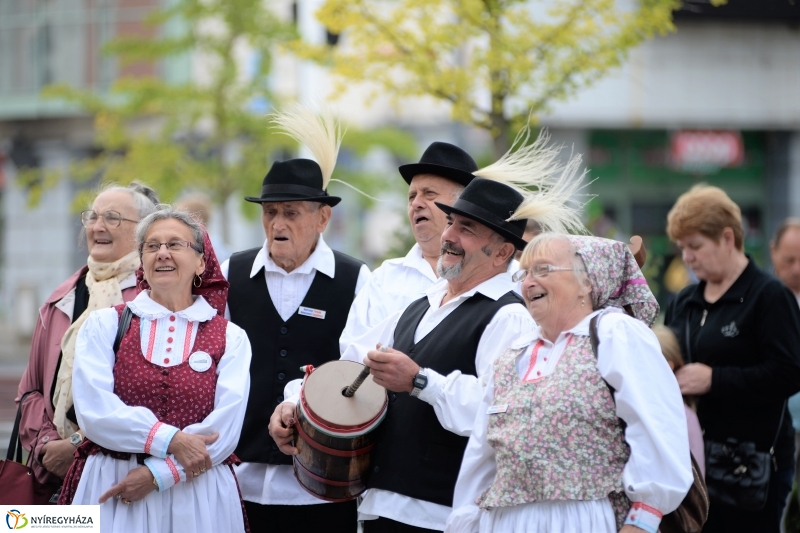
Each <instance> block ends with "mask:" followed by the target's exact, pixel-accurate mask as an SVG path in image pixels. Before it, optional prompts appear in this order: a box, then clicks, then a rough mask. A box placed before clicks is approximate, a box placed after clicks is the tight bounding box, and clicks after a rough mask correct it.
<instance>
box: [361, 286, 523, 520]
mask: <svg viewBox="0 0 800 533" xmlns="http://www.w3.org/2000/svg"><path fill="white" fill-rule="evenodd" d="M515 303H519V304H520V305H521V304H522V298H520V297H519V295H517V294H516V293H514V292H508V293H506V294H505V295H504V296H502V297H501V298H500V299H498V300H497V301H495V300H492V299H491V298H488V297H486V296H484V295H482V294H480V293H476V294H475V295H474V296H472V297H471V298H469V299H467V300H466V301H465V302H463V303H461V304H460V305H459V306H458V307H457V308H456V309H455V310H454V311H453V312H452V313H450V314H449V315H448V316H447V317H446V318H445V319H444V320H443V321H442V322H441V323H440V324H439V325H438V326H436V327H435V328H434V329H433V330H432V331H431V332H430V333H428V334H427V335H426V336H425V337H423V338H422V339H420V341H419V342H418V343H416V344H415V343H414V332H415V331H416V330H417V326H418V325H419V323H420V321H421V320H422V317H423V316H424V315H425V313H426V312H427V310H428V307H429V304H428V299H427V298H426V297H423V298H420V299H419V300H417V301H415V302H413V303H412V304H411V305H409V306H408V307H407V308H406V310H405V311H404V312H403V315H402V316H401V317H400V320H399V322H398V323H397V327H396V328H395V331H394V344H393V347H394V349H395V350H399V351H401V352H403V353H405V354H407V355H408V356H409V357H411V358H412V359H413V360H414V361H415V362H416V363H417V364H418V365H419V366H421V367H423V368H431V369H433V370H435V371H436V372H438V373H440V374H442V375H447V374H449V373H451V372H453V371H455V370H460V371H461V373H462V374H470V375H473V376H474V375H476V374H477V373H476V371H475V356H476V354H477V351H478V343H479V342H480V340H481V336H482V335H483V331H484V329H486V326H488V325H489V322H491V321H492V318H494V315H495V314H496V313H497V311H499V310H500V308H501V307H504V306H506V305H509V304H515ZM502 348H503V347H502V346H497V349H498V350H501V349H502ZM390 399H393V401H391V402H390V404H389V410H388V413H387V415H386V419H385V420H384V421H383V423H382V424H381V427H380V428H379V429H378V431H380V436H379V438H378V445H377V446H376V449H375V454H374V456H373V468H372V472H371V474H370V479H369V482H368V485H367V486H368V488H375V489H383V490H388V491H391V492H396V493H398V494H403V495H405V496H409V497H411V498H416V499H418V500H425V501H429V502H433V503H438V504H440V505H447V506H448V507H452V505H453V491H454V489H455V486H456V478H457V477H458V470H459V468H460V467H461V459H462V458H463V456H464V449H465V448H466V447H467V440H468V439H467V438H466V437H461V436H459V435H456V434H455V433H451V432H450V431H447V430H446V429H444V428H443V427H442V426H441V424H440V423H439V420H438V419H437V418H436V413H435V412H434V410H433V406H432V405H430V404H428V403H426V402H424V401H422V400H420V399H418V398H414V397H412V396H411V395H409V394H408V393H405V392H403V393H390Z"/></svg>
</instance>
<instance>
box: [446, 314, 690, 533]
mask: <svg viewBox="0 0 800 533" xmlns="http://www.w3.org/2000/svg"><path fill="white" fill-rule="evenodd" d="M600 313H603V316H602V318H601V319H600V320H599V324H598V338H599V341H600V343H599V347H598V354H597V369H598V371H599V373H600V375H601V376H602V377H603V379H605V380H606V382H608V383H609V384H610V385H611V386H612V387H613V389H614V391H615V392H614V399H615V402H616V410H617V416H619V417H620V418H621V419H622V420H624V421H625V423H626V429H625V440H626V441H627V443H628V444H629V445H630V448H631V455H630V458H629V459H628V462H627V464H626V465H625V468H624V470H623V474H622V482H623V485H624V487H625V492H626V494H627V496H628V498H629V499H630V500H631V501H632V502H633V503H634V505H636V504H637V502H638V503H639V504H644V505H638V506H637V507H636V511H635V512H632V513H629V515H628V521H627V523H632V524H633V525H636V526H638V527H640V528H642V529H644V530H646V531H649V532H651V533H655V532H656V531H657V529H658V524H659V522H660V519H661V516H660V515H661V514H666V513H669V512H671V511H673V510H675V509H676V508H677V507H678V505H680V503H681V501H683V498H684V497H685V495H686V493H687V492H688V490H689V487H690V486H691V484H692V481H693V477H692V471H691V466H690V465H691V463H690V459H689V437H688V433H687V426H686V416H685V413H684V407H683V399H682V398H681V394H680V389H679V387H678V383H677V381H676V380H675V376H674V375H673V373H672V371H671V370H670V368H669V365H667V363H666V360H665V359H664V357H663V355H662V354H661V348H660V346H659V344H658V340H657V339H656V337H655V335H654V334H653V333H652V331H650V329H649V328H648V327H647V326H646V325H645V324H644V323H642V322H640V321H638V320H636V319H633V318H631V317H629V316H627V315H625V314H624V313H622V312H617V311H616V310H607V311H595V312H594V313H592V314H591V315H589V316H588V317H586V318H585V319H584V320H583V321H581V322H580V323H579V324H578V325H576V326H575V327H574V328H572V329H570V330H569V331H564V332H562V333H561V334H559V336H558V337H557V338H556V342H555V343H551V342H549V341H547V340H546V339H544V338H543V337H542V336H541V332H540V330H539V328H538V327H537V328H535V329H534V330H533V331H532V332H528V333H527V334H525V335H522V336H521V337H520V338H518V339H516V340H515V341H514V342H513V343H510V344H509V346H510V347H512V348H523V347H525V349H524V350H523V351H522V352H521V354H520V357H519V359H518V362H517V373H518V375H519V376H520V379H523V377H525V376H526V375H528V376H531V375H533V376H536V378H537V379H539V378H546V377H547V376H548V375H550V374H552V373H553V371H554V370H555V368H556V366H557V365H558V364H559V360H560V357H561V355H562V354H563V353H564V350H565V349H566V346H567V342H568V340H569V337H570V335H571V334H574V335H588V334H589V321H590V319H591V317H592V316H594V315H597V314H600ZM540 340H541V341H542V342H543V343H544V344H543V345H542V346H541V347H540V349H539V351H538V354H537V358H536V361H535V363H534V367H533V368H532V369H530V371H529V366H530V359H531V353H532V350H531V349H529V348H530V347H531V346H533V344H535V343H536V342H537V341H540ZM493 400H494V378H493V376H492V377H491V378H490V379H489V383H488V386H487V387H486V393H485V394H484V397H483V400H482V402H481V405H480V407H479V408H478V416H477V418H476V419H475V426H474V430H473V431H472V434H471V436H470V440H469V443H468V445H467V449H466V451H465V453H464V460H463V462H462V463H461V470H460V472H459V476H458V482H457V483H456V490H455V495H454V500H453V514H452V515H451V516H450V518H449V519H448V523H447V529H446V531H447V532H449V533H474V532H478V531H481V532H484V531H491V530H493V529H494V530H498V531H499V530H501V529H503V528H505V527H509V525H510V524H512V523H525V524H528V525H529V529H528V531H531V532H536V531H541V532H542V533H544V532H546V531H549V530H553V529H557V530H559V531H571V530H575V531H589V530H591V531H600V532H602V531H603V529H602V525H600V524H601V523H602V517H603V515H605V516H606V517H611V518H612V520H611V522H610V524H609V525H610V527H611V528H612V529H611V530H612V531H616V527H615V525H614V523H613V514H612V512H611V507H610V504H609V503H608V500H607V499H604V500H597V501H587V502H570V503H568V504H565V503H564V502H537V503H532V504H527V505H520V506H516V507H512V508H508V509H499V510H492V511H488V512H487V511H482V510H480V509H479V508H478V507H477V505H476V504H475V500H476V498H478V497H479V496H480V495H481V494H483V493H484V492H485V491H486V490H487V489H488V488H489V486H490V485H491V484H492V482H493V480H494V476H495V473H496V462H495V454H494V448H492V447H491V446H490V445H489V444H488V442H487V441H486V431H487V424H488V419H489V416H492V415H490V414H489V410H490V407H491V406H492V405H493ZM565 505H569V506H570V508H569V509H568V510H567V511H568V512H567V511H565V509H564V507H565ZM650 508H652V509H653V510H655V512H650V511H648V509H650ZM631 515H633V516H631ZM556 526H557V527H556Z"/></svg>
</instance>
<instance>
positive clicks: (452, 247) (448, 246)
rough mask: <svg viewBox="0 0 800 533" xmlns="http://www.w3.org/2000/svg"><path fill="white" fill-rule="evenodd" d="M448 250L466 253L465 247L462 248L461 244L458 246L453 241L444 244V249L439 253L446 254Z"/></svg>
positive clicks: (460, 253)
mask: <svg viewBox="0 0 800 533" xmlns="http://www.w3.org/2000/svg"><path fill="white" fill-rule="evenodd" d="M448 252H450V253H453V254H459V255H464V249H463V248H461V247H460V246H456V245H455V244H453V243H450V242H446V243H444V244H442V249H441V251H440V252H439V255H444V254H446V253H448Z"/></svg>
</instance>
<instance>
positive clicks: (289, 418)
mask: <svg viewBox="0 0 800 533" xmlns="http://www.w3.org/2000/svg"><path fill="white" fill-rule="evenodd" d="M296 423H297V420H295V406H294V404H292V403H289V402H283V403H280V404H278V406H277V407H276V408H275V411H273V413H272V416H271V417H270V418H269V435H270V437H272V439H273V440H274V441H275V444H277V445H278V449H279V450H280V451H282V452H283V453H285V454H286V455H297V454H298V453H299V452H300V450H298V449H297V448H295V447H294V442H293V441H294V435H295V429H294V425H295V424H296Z"/></svg>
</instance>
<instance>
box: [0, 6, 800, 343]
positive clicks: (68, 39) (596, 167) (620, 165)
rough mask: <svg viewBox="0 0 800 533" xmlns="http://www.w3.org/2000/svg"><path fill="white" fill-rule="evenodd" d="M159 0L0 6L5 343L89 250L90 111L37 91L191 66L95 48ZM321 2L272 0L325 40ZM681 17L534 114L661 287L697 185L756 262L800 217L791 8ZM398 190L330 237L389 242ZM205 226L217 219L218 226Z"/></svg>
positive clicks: (197, 64)
mask: <svg viewBox="0 0 800 533" xmlns="http://www.w3.org/2000/svg"><path fill="white" fill-rule="evenodd" d="M163 1H168V0H4V1H3V2H0V187H1V190H2V192H1V193H0V194H2V202H1V203H0V206H1V208H0V337H2V336H3V335H2V333H3V332H4V331H10V332H12V335H13V336H14V338H15V339H16V338H21V339H24V338H25V337H26V336H27V335H29V334H30V332H31V331H32V328H33V324H34V323H35V319H36V311H37V309H38V307H39V305H41V302H42V301H43V300H44V298H45V297H46V296H47V295H48V294H49V293H50V292H51V291H52V290H53V288H55V287H56V286H57V285H58V283H60V282H61V281H62V280H63V279H64V278H66V277H67V276H68V275H69V274H70V273H72V272H73V271H74V270H75V269H77V268H78V267H79V266H80V265H82V264H84V263H85V260H86V250H85V247H81V246H80V245H79V243H78V238H79V234H80V233H81V227H80V224H79V223H78V217H77V215H76V214H75V212H74V211H73V210H72V197H73V195H74V193H75V191H76V190H77V189H78V188H79V187H80V186H79V185H77V184H75V183H74V182H72V181H71V180H70V179H69V178H68V177H66V170H67V169H68V167H69V165H70V163H71V162H73V161H75V160H78V159H80V158H82V157H85V156H86V155H87V154H90V153H91V150H92V139H93V131H92V120H91V118H90V117H87V116H85V115H83V114H81V113H78V112H76V111H75V110H74V109H73V108H69V107H66V106H64V105H63V104H60V103H59V102H57V101H55V100H49V99H45V98H42V97H41V96H40V94H39V92H40V90H41V88H42V87H44V86H46V85H47V84H50V83H61V82H63V83H69V84H71V85H73V86H76V87H80V88H93V89H96V90H98V91H104V90H107V89H108V87H110V85H111V83H113V81H114V80H115V79H117V78H119V77H120V76H123V75H127V74H155V75H159V76H163V77H166V78H168V79H174V80H185V79H187V77H193V76H196V75H197V72H198V71H199V70H202V68H203V65H202V61H199V60H198V59H197V58H192V57H183V58H177V59H175V60H170V61H167V62H164V63H162V64H158V65H155V66H154V65H133V66H130V67H125V68H121V67H120V66H119V65H117V64H116V63H115V62H114V60H113V59H112V58H109V57H108V56H105V55H103V54H102V53H101V48H102V45H103V44H104V43H105V42H107V41H108V40H109V39H111V38H113V37H116V36H119V35H121V34H124V33H143V32H148V31H152V30H151V29H149V28H148V27H146V26H145V25H144V24H143V20H144V17H145V16H146V15H147V13H148V12H149V11H150V10H151V9H152V8H153V7H154V6H156V5H160V3H161V2H163ZM321 2H322V0H297V1H296V2H292V1H290V0H278V1H273V2H271V3H270V4H271V5H273V6H274V7H275V9H278V10H280V11H281V12H282V13H284V15H285V16H286V17H293V18H294V20H295V21H296V23H297V26H298V30H299V31H300V33H301V35H303V37H304V38H305V39H308V40H312V41H317V42H321V41H322V40H325V39H329V38H330V36H329V35H328V34H327V32H326V30H325V28H324V27H322V26H321V25H320V24H319V23H318V22H317V21H316V20H315V19H314V12H315V11H316V9H317V8H318V7H319V6H320V5H321ZM784 4H785V5H784ZM676 24H677V27H678V31H677V33H674V34H671V35H668V36H666V37H662V38H658V39H655V40H653V41H650V42H648V43H646V44H644V45H643V46H641V47H639V48H638V49H636V50H633V51H632V53H631V54H630V58H629V61H628V62H627V63H626V64H625V66H624V67H623V68H621V69H619V70H618V71H616V72H613V73H611V74H610V75H609V76H608V77H607V78H605V79H603V80H601V81H600V82H598V83H597V84H596V85H595V86H593V87H592V88H590V89H588V90H585V91H583V92H581V93H580V94H579V95H577V97H576V98H574V99H571V100H570V101H569V102H566V103H561V104H557V105H554V106H553V108H552V109H551V111H550V113H549V114H548V115H547V116H545V117H543V120H542V124H543V125H544V126H547V127H548V128H549V129H550V132H551V134H552V136H553V140H554V141H555V142H561V143H564V144H565V145H567V146H571V147H572V148H573V149H574V150H575V151H576V152H579V153H583V154H584V156H585V161H586V164H587V167H588V168H589V169H590V173H589V176H590V177H592V178H598V179H597V180H596V181H595V182H593V183H592V185H591V187H590V189H591V191H590V192H592V193H593V194H596V195H597V198H596V199H595V200H593V201H592V203H591V204H590V206H589V215H588V216H589V221H590V224H592V227H593V229H594V231H595V232H596V233H599V234H607V235H609V236H624V235H630V234H641V235H644V236H645V237H646V239H647V241H648V246H649V247H650V249H651V251H652V252H653V254H654V256H657V257H658V258H660V259H657V261H656V263H657V264H655V265H654V267H653V268H654V269H655V270H653V272H652V273H650V275H651V277H652V279H654V280H656V283H662V281H663V280H662V277H663V272H664V271H665V270H666V269H667V268H668V266H669V264H670V262H671V261H672V259H673V256H674V250H673V248H672V247H671V246H670V245H669V243H668V242H667V240H666V238H665V235H664V226H665V217H666V213H667V211H668V210H669V208H670V207H671V205H672V204H673V203H674V201H675V199H676V198H677V197H678V196H679V195H680V194H681V193H683V192H684V191H686V190H687V189H688V188H689V187H690V186H691V185H692V184H694V183H697V182H700V181H704V182H709V183H712V184H715V185H719V186H721V187H722V188H724V189H725V190H726V191H727V192H728V193H729V194H730V195H731V197H732V198H733V199H734V200H735V201H736V202H737V203H739V205H740V206H741V207H742V209H743V212H744V214H745V217H746V219H747V225H748V230H747V248H748V250H749V251H752V252H753V253H754V255H755V257H756V258H757V259H758V260H759V262H760V263H761V264H762V266H763V265H765V264H766V263H765V261H766V259H767V255H768V254H766V244H767V240H768V238H769V235H770V234H771V232H772V231H773V229H774V228H775V226H776V225H777V223H778V222H779V221H780V220H781V219H782V218H783V217H784V216H788V215H800V98H798V96H797V94H796V93H797V87H800V31H799V30H798V24H800V10H799V9H798V8H797V7H796V6H791V5H790V4H787V3H785V2H781V1H780V0H765V2H758V3H756V2H748V1H745V0H730V1H729V3H728V5H727V6H723V7H720V8H710V7H709V6H708V5H707V4H704V3H692V2H688V3H687V4H686V7H685V8H684V9H683V10H682V11H681V12H679V13H677V14H676ZM342 39H346V35H345V36H342ZM243 60H244V61H247V60H248V59H247V54H246V53H245V54H243ZM147 69H150V70H147ZM273 73H274V75H273V85H274V87H273V89H274V90H275V91H276V92H277V93H279V94H282V95H296V97H297V98H298V99H299V100H300V101H314V100H316V101H321V100H324V99H325V98H326V97H327V96H328V95H327V94H326V93H325V90H326V89H327V88H329V87H330V86H331V84H330V83H328V82H327V73H326V72H325V70H324V69H322V68H321V67H319V66H315V65H311V64H307V63H303V62H298V61H297V60H296V59H294V58H292V57H291V56H288V55H281V56H278V57H277V58H276V60H275V63H274V68H273ZM365 94H366V89H363V90H362V89H361V88H359V87H354V89H353V90H352V91H351V92H350V93H349V94H348V95H346V96H345V97H343V98H341V99H339V100H338V101H337V102H336V103H335V104H334V105H335V107H336V108H338V109H339V110H340V111H341V110H346V116H347V119H348V120H349V121H352V122H353V123H355V124H357V125H360V126H365V127H370V126H378V125H384V124H392V125H395V126H399V127H402V128H404V129H407V130H408V131H411V132H412V133H413V134H414V135H415V136H416V138H417V139H418V146H419V150H420V153H421V151H422V150H423V149H424V148H425V147H426V146H427V145H428V144H429V143H430V142H432V141H434V140H443V141H449V142H453V143H455V144H458V145H460V146H462V147H464V148H465V149H467V150H468V151H470V152H471V153H472V154H474V155H475V156H476V158H477V159H479V160H480V159H483V162H488V161H489V158H490V154H491V149H490V143H489V139H488V136H487V135H486V134H485V133H484V132H481V131H477V130H475V129H472V128H468V127H465V126H463V125H460V124H456V123H453V122H452V121H451V120H450V118H449V109H448V108H447V107H446V106H444V105H442V104H438V103H435V102H432V101H429V100H425V99H420V100H418V101H417V100H415V101H414V102H413V104H412V105H403V106H394V105H391V104H390V103H389V101H388V99H382V98H378V99H377V100H374V101H373V103H372V104H371V105H370V106H369V107H367V106H366V105H365V103H364V102H365V101H366V98H365ZM343 157H344V158H347V154H344V155H343ZM352 164H354V165H361V166H362V167H364V168H368V169H369V170H370V172H374V173H375V174H376V175H380V176H381V177H383V178H384V179H386V180H399V179H400V178H399V176H398V174H397V172H396V164H397V162H396V161H394V160H392V158H391V157H386V156H385V155H384V154H380V153H375V154H370V156H369V157H367V158H366V159H365V160H361V161H355V162H352ZM21 167H29V168H30V167H34V168H43V169H51V170H61V171H62V172H64V174H65V177H64V179H62V180H61V181H60V182H59V183H58V185H57V186H56V187H55V188H53V189H50V190H48V191H47V192H46V193H45V194H44V195H43V196H42V200H41V202H40V203H39V204H38V205H37V206H35V207H33V208H30V207H28V206H27V198H28V196H27V191H26V190H25V188H24V187H23V186H22V185H21V184H20V183H18V182H17V180H16V177H17V169H18V168H21ZM265 170H266V169H265ZM142 179H143V180H144V181H145V182H146V181H147V180H146V176H143V177H142ZM402 203H403V202H402V198H400V199H399V201H398V202H396V205H393V206H391V209H392V210H393V214H392V215H391V216H390V217H387V216H386V213H385V212H386V210H387V207H386V206H385V205H383V206H381V207H380V208H378V209H373V210H372V211H368V212H360V211H358V210H353V209H348V210H342V209H340V210H338V211H337V212H336V213H335V217H334V220H333V222H332V224H331V228H330V231H329V233H330V235H329V236H326V238H328V240H329V241H331V244H332V245H333V246H334V247H338V248H340V249H343V250H345V251H348V252H349V253H351V254H353V255H356V256H360V257H363V258H365V259H368V260H370V261H373V262H374V261H376V260H377V259H379V258H380V257H381V256H382V255H383V254H384V253H385V252H386V250H387V249H388V242H389V240H390V239H389V235H390V234H391V232H392V230H393V227H395V226H396V225H402V224H405V223H406V222H405V220H404V214H403V205H402ZM238 205H239V201H238V200H237V199H236V198H232V199H231V208H230V209H229V210H228V211H229V212H230V213H232V217H233V218H234V220H232V221H230V224H231V227H232V228H233V231H231V232H230V235H231V238H232V241H231V242H229V243H226V245H227V248H229V249H230V250H237V249H243V248H245V247H249V246H254V245H258V244H260V242H261V240H262V239H263V236H262V235H263V232H262V230H261V228H260V225H259V224H258V223H257V222H253V221H247V220H245V219H244V218H242V216H241V215H240V214H239V210H238ZM214 224H215V221H214V219H213V218H212V230H213V229H214ZM662 292H664V291H662ZM667 292H668V291H667ZM2 342H3V339H2V338H0V343H2Z"/></svg>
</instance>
